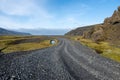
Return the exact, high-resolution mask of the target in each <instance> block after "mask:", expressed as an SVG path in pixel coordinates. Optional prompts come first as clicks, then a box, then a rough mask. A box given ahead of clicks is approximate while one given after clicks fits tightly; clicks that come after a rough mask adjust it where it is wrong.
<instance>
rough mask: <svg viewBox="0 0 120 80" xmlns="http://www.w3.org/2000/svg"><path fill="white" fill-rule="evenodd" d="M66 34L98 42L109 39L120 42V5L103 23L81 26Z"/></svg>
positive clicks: (115, 42) (112, 41)
mask: <svg viewBox="0 0 120 80" xmlns="http://www.w3.org/2000/svg"><path fill="white" fill-rule="evenodd" d="M65 35H72V36H83V37H84V38H86V39H92V40H93V41H96V42H97V41H98V42H99V41H109V42H111V43H114V44H118V43H119V44H120V7H118V10H115V11H114V13H113V15H112V16H111V17H108V18H106V19H105V20H104V23H103V24H96V25H91V26H86V27H80V28H77V29H75V30H72V31H70V32H68V33H66V34H65Z"/></svg>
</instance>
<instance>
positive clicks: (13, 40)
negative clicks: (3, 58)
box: [0, 36, 53, 53]
mask: <svg viewBox="0 0 120 80" xmlns="http://www.w3.org/2000/svg"><path fill="white" fill-rule="evenodd" d="M51 39H53V38H51V37H47V36H0V49H3V50H1V52H3V53H11V52H18V51H29V50H35V49H41V48H46V47H50V46H52V44H50V40H51Z"/></svg>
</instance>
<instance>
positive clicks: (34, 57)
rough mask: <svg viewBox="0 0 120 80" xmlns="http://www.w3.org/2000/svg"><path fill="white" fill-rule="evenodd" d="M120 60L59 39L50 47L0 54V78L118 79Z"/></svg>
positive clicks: (16, 79)
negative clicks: (102, 55) (56, 43)
mask: <svg viewBox="0 0 120 80" xmlns="http://www.w3.org/2000/svg"><path fill="white" fill-rule="evenodd" d="M119 75H120V63H117V62H114V61H112V60H110V59H107V58H104V57H101V56H100V55H98V54H96V53H95V52H94V51H93V50H91V49H89V48H87V47H85V46H83V45H81V44H79V43H77V42H74V41H70V40H68V39H64V38H59V44H58V45H57V46H54V47H50V48H46V49H42V50H34V51H26V52H16V53H11V54H8V55H3V56H1V57H0V80H120V76H119Z"/></svg>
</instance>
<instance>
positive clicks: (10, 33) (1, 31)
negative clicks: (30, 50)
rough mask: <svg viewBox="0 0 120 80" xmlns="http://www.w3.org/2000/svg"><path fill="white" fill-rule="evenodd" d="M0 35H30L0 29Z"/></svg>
mask: <svg viewBox="0 0 120 80" xmlns="http://www.w3.org/2000/svg"><path fill="white" fill-rule="evenodd" d="M0 35H31V34H30V33H24V32H17V31H12V30H8V29H4V28H1V27H0Z"/></svg>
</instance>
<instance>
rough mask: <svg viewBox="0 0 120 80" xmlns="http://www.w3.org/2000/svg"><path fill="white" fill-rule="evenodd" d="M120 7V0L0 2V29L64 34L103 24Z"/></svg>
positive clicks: (11, 0) (15, 0) (4, 0)
mask: <svg viewBox="0 0 120 80" xmlns="http://www.w3.org/2000/svg"><path fill="white" fill-rule="evenodd" d="M119 5H120V0H0V27H3V28H6V29H11V30H18V31H24V32H25V31H28V32H30V33H33V34H41V33H40V31H41V30H45V31H46V32H44V33H43V34H45V33H46V34H49V30H51V31H52V33H51V34H64V33H65V32H66V31H68V30H71V29H74V28H76V27H79V26H85V25H91V24H97V23H102V22H103V20H104V18H106V17H109V16H111V15H112V13H113V12H114V10H115V9H117V7H118V6H119ZM39 30H40V31H39ZM36 31H37V32H36ZM53 31H54V32H53ZM56 32H59V33H56Z"/></svg>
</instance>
